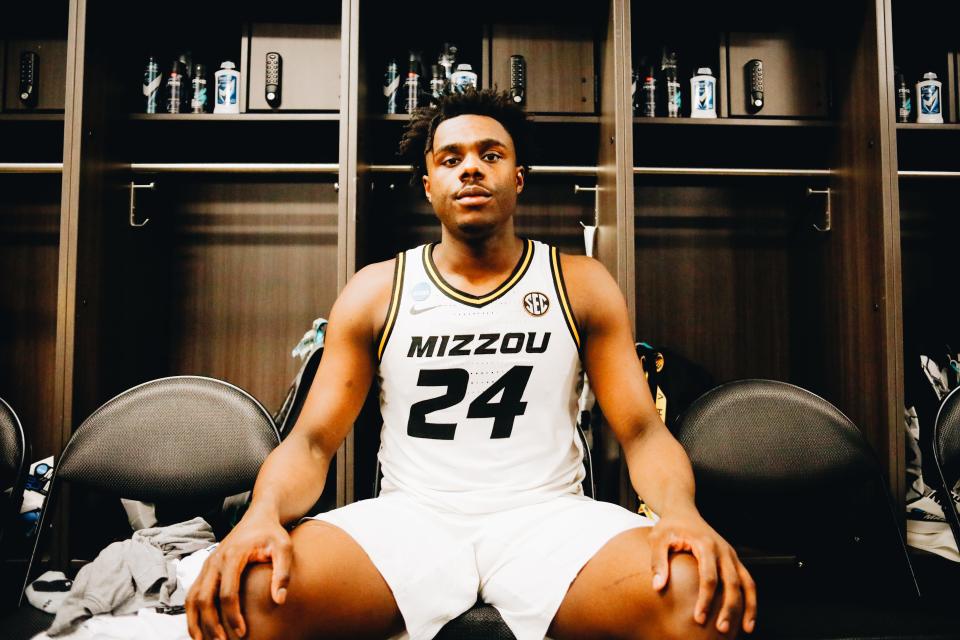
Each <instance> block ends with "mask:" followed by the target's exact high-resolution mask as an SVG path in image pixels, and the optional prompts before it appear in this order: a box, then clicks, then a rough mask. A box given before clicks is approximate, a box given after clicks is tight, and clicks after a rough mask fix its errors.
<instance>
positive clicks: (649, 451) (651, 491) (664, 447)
mask: <svg viewBox="0 0 960 640" xmlns="http://www.w3.org/2000/svg"><path fill="white" fill-rule="evenodd" d="M623 450H624V457H625V458H626V462H627V470H628V472H629V474H630V482H631V484H632V485H633V488H634V490H636V492H637V495H639V496H640V497H641V498H642V499H643V501H644V502H645V503H646V504H647V505H648V506H649V507H650V508H651V509H652V510H653V511H654V512H655V513H657V514H658V515H664V514H667V513H670V514H674V513H677V512H682V511H687V510H690V509H694V510H695V509H696V505H695V503H694V480H693V469H692V468H691V467H690V459H689V458H688V457H687V454H686V452H685V451H684V450H683V447H682V446H681V445H680V443H679V442H677V441H676V440H675V439H674V438H673V436H672V435H671V434H670V432H669V431H668V430H667V428H666V427H665V426H663V425H662V424H661V425H651V426H650V427H649V428H646V429H643V430H642V431H641V432H640V434H639V435H637V436H636V437H635V438H633V440H632V441H630V442H628V443H624V445H623Z"/></svg>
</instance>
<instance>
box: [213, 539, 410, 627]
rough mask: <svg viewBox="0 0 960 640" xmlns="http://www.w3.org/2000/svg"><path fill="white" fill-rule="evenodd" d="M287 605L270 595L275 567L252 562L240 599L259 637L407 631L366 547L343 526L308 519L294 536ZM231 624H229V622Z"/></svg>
mask: <svg viewBox="0 0 960 640" xmlns="http://www.w3.org/2000/svg"><path fill="white" fill-rule="evenodd" d="M291 540H292V543H293V560H292V563H291V567H290V584H289V587H288V589H287V598H286V601H285V602H284V604H282V605H277V604H276V603H274V602H273V599H272V598H271V596H270V579H271V573H272V565H270V564H258V565H253V566H251V567H250V568H249V569H248V570H247V572H246V574H245V576H244V585H243V592H242V598H241V606H242V610H243V615H244V618H245V620H246V623H247V629H248V632H247V634H246V635H245V636H244V638H245V639H250V640H257V639H259V638H310V637H323V638H387V637H390V636H392V635H395V634H397V633H399V632H401V631H403V628H404V623H403V617H402V616H401V614H400V610H399V608H398V607H397V603H396V601H395V600H394V597H393V594H392V592H391V591H390V588H389V586H387V583H386V581H385V580H384V578H383V576H382V575H380V573H379V571H378V570H377V568H376V567H375V566H374V565H373V563H372V562H371V560H370V558H369V557H368V556H367V554H366V553H365V552H364V550H363V549H362V548H361V547H360V546H359V545H358V544H357V543H356V541H354V540H353V538H351V537H350V536H349V535H348V534H347V533H345V532H344V531H343V530H342V529H340V528H338V527H335V526H333V525H331V524H328V523H325V522H319V521H307V522H305V523H304V524H302V525H300V526H298V527H297V528H296V529H294V531H293V533H292V534H291ZM224 627H225V628H227V627H228V626H227V625H224Z"/></svg>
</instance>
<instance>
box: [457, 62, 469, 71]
mask: <svg viewBox="0 0 960 640" xmlns="http://www.w3.org/2000/svg"><path fill="white" fill-rule="evenodd" d="M457 71H473V67H472V66H470V65H469V64H467V63H465V62H464V63H461V64H458V65H457Z"/></svg>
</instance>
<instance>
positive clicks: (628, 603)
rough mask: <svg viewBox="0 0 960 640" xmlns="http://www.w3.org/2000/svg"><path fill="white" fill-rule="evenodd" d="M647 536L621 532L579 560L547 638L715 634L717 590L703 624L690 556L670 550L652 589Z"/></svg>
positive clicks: (695, 571) (640, 532)
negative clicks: (663, 581) (661, 583)
mask: <svg viewBox="0 0 960 640" xmlns="http://www.w3.org/2000/svg"><path fill="white" fill-rule="evenodd" d="M649 538H650V529H631V530H628V531H625V532H623V533H621V534H619V535H617V536H616V537H614V538H613V539H611V540H610V541H609V542H608V543H607V544H605V545H604V546H603V547H602V548H601V549H600V551H598V552H597V553H596V555H594V556H593V558H591V559H590V561H589V562H587V564H586V565H584V567H583V569H582V570H581V571H580V573H579V574H578V575H577V577H576V579H575V580H574V581H573V583H572V584H571V585H570V588H569V590H568V591H567V594H566V596H565V597H564V599H563V602H562V603H561V605H560V608H559V610H558V611H557V614H556V616H555V617H554V619H553V622H552V623H551V625H550V629H549V632H548V635H549V636H550V638H553V639H555V640H565V639H567V638H658V639H660V638H684V639H686V638H690V639H695V638H716V637H720V636H719V634H718V633H717V632H716V627H715V624H716V616H717V614H718V613H719V603H720V602H721V600H720V598H719V593H718V595H717V596H715V597H714V600H713V604H712V606H711V609H710V612H709V616H708V619H707V622H706V624H704V625H700V624H697V623H696V622H695V621H694V618H693V610H694V606H695V604H696V599H697V592H698V587H699V574H698V569H697V561H696V559H695V558H694V557H693V556H692V555H690V554H685V553H683V554H673V555H672V556H671V560H670V581H669V582H668V584H667V587H666V589H664V590H663V591H659V592H657V591H654V589H653V585H652V583H653V571H652V569H651V561H650V542H649ZM729 635H730V636H735V635H736V632H735V631H734V632H731V634H729Z"/></svg>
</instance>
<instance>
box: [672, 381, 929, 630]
mask: <svg viewBox="0 0 960 640" xmlns="http://www.w3.org/2000/svg"><path fill="white" fill-rule="evenodd" d="M677 437H678V439H679V440H680V442H681V443H682V444H683V446H684V448H685V449H686V450H687V453H688V455H689V456H690V460H691V463H692V465H693V468H694V474H695V476H696V486H697V505H698V508H699V509H700V512H701V514H702V515H703V516H704V518H705V519H706V520H707V522H709V523H710V524H711V525H712V526H713V527H714V528H715V529H716V530H717V531H718V532H719V533H720V534H721V535H723V536H724V537H725V538H726V540H727V541H728V542H730V543H731V544H732V545H733V546H734V547H735V548H737V550H738V552H739V553H740V556H741V558H742V559H743V561H744V564H746V565H747V567H748V568H749V569H750V571H751V573H752V574H753V576H754V579H755V580H756V581H757V583H758V589H759V593H760V601H761V605H762V608H761V611H760V618H759V619H758V627H757V629H758V634H757V635H758V637H784V638H798V637H834V636H833V635H831V634H834V633H838V632H842V633H841V635H842V637H873V636H872V635H870V633H872V632H873V631H878V630H879V631H881V632H883V633H888V632H889V633H890V635H889V636H884V637H939V636H936V634H935V633H934V632H935V631H936V629H933V630H931V629H930V625H931V624H933V625H934V626H935V625H936V624H940V623H941V622H942V621H937V622H930V619H929V618H927V619H926V620H925V619H922V618H921V619H920V626H914V627H913V628H912V631H911V628H910V627H909V626H908V624H909V623H908V622H906V620H907V619H910V620H913V621H914V622H915V621H916V620H917V619H918V618H917V616H914V617H913V618H905V617H904V612H907V614H909V613H910V612H912V611H914V610H915V607H916V606H917V605H918V597H919V592H918V589H917V584H916V580H915V578H914V575H913V571H912V568H911V566H910V561H909V558H908V556H907V552H906V548H905V545H904V543H903V537H902V535H901V533H900V528H899V525H898V522H897V519H896V517H895V515H894V511H893V507H892V503H891V500H890V497H889V494H888V492H887V489H886V483H885V481H884V479H883V476H882V474H881V471H880V466H879V464H878V462H877V460H876V458H875V456H874V455H873V453H872V452H871V450H870V448H869V446H868V445H867V443H866V441H865V440H864V438H863V436H862V434H861V433H860V431H859V430H858V429H857V427H856V426H855V425H854V424H853V423H852V422H851V421H850V420H849V419H848V418H847V417H846V416H844V415H843V414H842V413H841V412H840V411H839V410H838V409H837V408H836V407H834V406H833V405H832V404H830V403H829V402H827V401H826V400H824V399H823V398H821V397H819V396H817V395H815V394H813V393H811V392H809V391H806V390H804V389H801V388H799V387H796V386H794V385H790V384H787V383H784V382H776V381H772V380H742V381H737V382H731V383H727V384H723V385H720V386H719V387H716V388H714V389H712V390H711V391H709V392H707V393H706V394H704V395H703V396H701V397H700V398H698V399H697V400H696V401H695V402H694V403H693V404H692V405H691V406H690V407H689V409H688V410H687V412H686V413H685V414H684V415H683V416H682V417H681V418H680V421H679V424H678V434H677ZM765 612H766V615H764V614H765ZM801 612H802V615H799V614H801ZM898 621H899V622H898ZM897 624H900V625H901V627H902V629H901V630H904V631H906V635H904V636H898V635H897V632H896V630H893V629H892V628H891V625H894V626H895V625H897ZM924 625H927V626H926V627H924ZM871 630H872V631H871ZM912 632H916V636H912V635H911V633H912ZM927 632H930V633H933V635H929V634H927ZM837 637H841V636H837Z"/></svg>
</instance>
